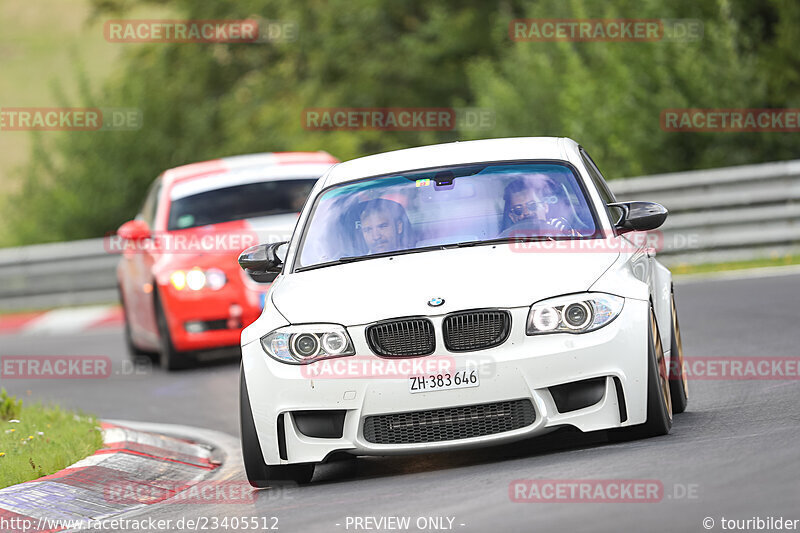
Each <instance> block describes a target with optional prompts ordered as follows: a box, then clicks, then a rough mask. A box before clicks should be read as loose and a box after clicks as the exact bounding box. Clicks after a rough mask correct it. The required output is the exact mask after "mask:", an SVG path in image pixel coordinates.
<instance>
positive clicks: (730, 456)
mask: <svg viewBox="0 0 800 533" xmlns="http://www.w3.org/2000/svg"><path fill="white" fill-rule="evenodd" d="M676 298H677V303H678V307H679V313H680V314H679V316H680V321H681V327H682V331H683V342H684V349H685V354H686V355H687V356H690V357H692V356H694V357H698V356H707V357H716V358H726V357H734V356H794V357H797V356H799V355H800V353H799V350H800V349H799V348H798V346H800V275H798V274H794V275H782V276H774V277H764V278H754V279H736V280H724V279H723V280H703V281H697V280H693V281H691V282H678V283H676ZM0 355H106V356H109V357H111V358H112V360H113V367H114V371H115V372H119V373H118V374H117V373H115V374H113V375H112V376H111V377H110V378H108V379H98V380H36V381H34V380H5V382H4V383H2V386H4V387H6V388H7V389H9V391H10V392H12V393H15V394H18V395H20V396H22V397H23V398H25V397H27V396H28V391H30V395H31V398H34V399H41V400H43V401H48V400H53V401H57V402H59V403H60V404H62V405H64V406H67V407H72V408H79V409H83V410H85V411H88V412H92V413H96V414H98V415H100V416H101V417H103V418H106V419H125V420H138V421H146V422H161V423H171V424H183V425H188V426H197V427H201V428H206V429H210V430H215V431H221V432H223V433H227V434H230V435H231V436H233V437H237V436H238V409H237V404H238V390H237V387H238V370H239V369H238V362H236V361H227V362H222V363H215V364H206V365H205V366H203V367H202V368H198V369H194V370H189V371H183V372H178V373H169V374H168V373H165V372H163V371H161V370H160V369H157V368H155V369H153V368H150V369H145V370H144V371H142V370H141V369H140V372H139V373H138V374H137V373H135V372H133V371H132V370H131V369H130V368H125V367H124V366H123V365H124V364H125V363H123V361H125V360H126V355H125V350H124V347H123V341H122V332H121V330H118V329H116V328H114V329H110V330H109V329H106V330H99V331H96V332H88V333H83V334H77V335H71V336H62V337H25V336H3V337H0ZM236 442H237V441H236V440H234V439H230V440H229V444H231V443H233V446H235V445H236ZM223 475H224V477H225V478H228V479H239V480H242V479H244V477H243V473H242V467H241V462H240V459H239V458H238V457H234V458H233V460H231V461H229V462H228V464H227V465H226V467H225V470H224V474H223ZM516 479H552V480H582V479H623V480H635V479H647V480H659V481H660V482H661V483H662V484H663V487H664V490H663V499H662V500H661V501H660V502H657V503H624V504H620V503H615V504H605V503H514V502H512V501H511V500H510V498H509V486H510V483H511V482H512V481H513V480H516ZM799 500H800V381H798V380H771V381H764V380H726V381H709V380H692V381H691V382H690V401H689V408H688V409H687V412H686V413H684V414H682V415H678V416H676V418H675V422H674V426H673V429H672V433H671V434H670V435H668V436H664V437H658V438H653V439H648V440H641V441H633V442H627V443H621V444H609V443H608V442H607V440H606V437H605V435H604V433H602V432H600V433H596V434H586V435H584V434H580V433H574V432H558V433H554V434H551V435H547V436H545V437H543V438H540V439H538V440H532V441H526V442H521V443H515V444H513V445H506V446H501V447H493V448H487V449H483V450H478V451H475V450H473V451H466V452H457V453H443V454H431V455H423V456H407V457H385V458H383V457H381V458H359V459H357V460H354V461H344V462H337V463H332V464H329V465H325V466H322V467H319V468H318V469H317V473H316V474H315V476H314V481H313V482H312V484H311V485H308V486H304V487H294V488H290V489H280V490H278V489H267V490H264V491H260V492H258V493H257V497H256V501H255V504H252V505H231V504H217V505H196V504H157V505H153V506H149V507H148V508H147V510H146V511H144V512H140V513H139V515H140V516H153V517H158V518H165V519H167V518H169V519H172V520H178V519H180V518H196V517H201V516H205V517H219V518H222V517H225V516H228V517H233V516H238V517H249V516H258V517H277V519H278V522H277V523H278V527H279V530H280V531H287V532H310V531H326V532H327V531H356V530H358V531H366V530H367V529H355V528H354V526H353V525H352V524H351V525H350V527H349V528H348V527H347V526H348V522H347V517H348V516H349V517H356V516H357V517H374V518H376V519H379V518H381V517H388V516H407V517H411V527H410V529H408V531H420V530H422V531H433V530H434V529H418V528H417V525H416V520H417V519H418V518H419V517H440V516H444V517H452V518H453V519H454V520H453V525H452V530H454V531H481V532H485V531H491V532H498V531H565V532H571V531H575V532H577V531H707V530H708V529H706V528H704V526H703V520H704V519H705V518H707V517H710V518H712V519H713V520H714V526H713V528H712V529H711V530H716V531H719V530H722V529H723V528H722V525H721V524H720V520H721V518H722V517H724V518H725V519H739V520H742V519H752V518H754V517H760V518H767V517H776V518H777V517H783V518H785V519H800V506H798V501H799ZM267 523H268V524H270V525H272V524H274V521H272V520H269V521H268V522H267ZM445 524H447V521H446V520H445ZM708 524H709V523H708V522H706V525H708ZM728 525H730V524H728ZM209 527H210V526H209ZM217 530H218V531H225V530H226V529H224V528H222V527H218V528H217ZM227 530H231V529H230V526H229V528H228V529H227ZM372 530H373V531H374V530H375V529H372ZM384 530H387V529H384Z"/></svg>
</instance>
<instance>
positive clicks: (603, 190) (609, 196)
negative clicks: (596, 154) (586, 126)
mask: <svg viewBox="0 0 800 533" xmlns="http://www.w3.org/2000/svg"><path fill="white" fill-rule="evenodd" d="M581 157H582V158H583V164H584V165H586V169H587V170H588V171H589V176H591V177H592V181H593V182H594V186H595V187H597V192H599V193H600V198H602V199H603V201H604V202H605V203H606V204H612V203H614V202H616V201H617V199H616V198H614V193H612V192H611V189H609V188H608V184H607V183H606V180H604V179H603V175H602V174H601V173H600V169H598V168H597V165H595V164H594V161H593V160H592V158H591V157H589V154H587V153H586V150H584V149H583V148H581Z"/></svg>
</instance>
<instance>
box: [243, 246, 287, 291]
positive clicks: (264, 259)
mask: <svg viewBox="0 0 800 533" xmlns="http://www.w3.org/2000/svg"><path fill="white" fill-rule="evenodd" d="M285 244H287V243H285V242H275V243H272V244H257V245H255V246H251V247H250V248H248V249H247V250H245V251H244V252H242V253H241V254H240V255H239V266H240V267H242V269H243V270H244V271H245V272H247V274H248V275H249V276H250V277H251V278H253V279H254V280H255V281H257V282H259V283H266V282H269V281H272V280H274V279H275V278H276V277H277V275H278V274H279V273H280V272H281V270H282V269H283V259H282V258H281V257H280V256H279V253H278V248H280V247H281V246H284V245H285Z"/></svg>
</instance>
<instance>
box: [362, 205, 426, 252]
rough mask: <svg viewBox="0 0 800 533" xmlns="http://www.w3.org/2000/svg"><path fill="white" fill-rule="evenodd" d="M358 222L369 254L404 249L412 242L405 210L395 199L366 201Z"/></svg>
mask: <svg viewBox="0 0 800 533" xmlns="http://www.w3.org/2000/svg"><path fill="white" fill-rule="evenodd" d="M359 222H360V229H361V235H362V236H363V237H364V242H365V243H366V244H367V249H368V250H369V253H370V254H377V253H381V252H393V251H396V250H406V249H408V248H411V247H412V246H413V244H414V242H413V239H412V237H411V236H412V230H411V224H410V222H409V220H408V215H407V214H406V210H405V209H403V206H402V205H400V204H398V203H397V202H395V201H392V200H386V199H384V198H378V199H376V200H370V201H368V202H366V203H365V205H364V208H363V209H362V210H361V215H360V217H359Z"/></svg>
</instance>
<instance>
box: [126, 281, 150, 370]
mask: <svg viewBox="0 0 800 533" xmlns="http://www.w3.org/2000/svg"><path fill="white" fill-rule="evenodd" d="M117 291H118V292H119V304H120V306H121V307H122V320H123V323H124V331H125V333H124V335H125V348H126V349H127V351H128V356H130V358H131V359H135V358H136V357H141V356H144V357H147V358H149V359H151V360H155V359H156V357H157V356H158V354H157V353H155V352H151V351H148V350H143V349H142V348H139V347H138V346H136V343H134V342H133V335H132V334H131V325H130V323H129V322H128V309H127V307H126V306H125V297H124V296H123V294H122V287H119V286H118V287H117Z"/></svg>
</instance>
